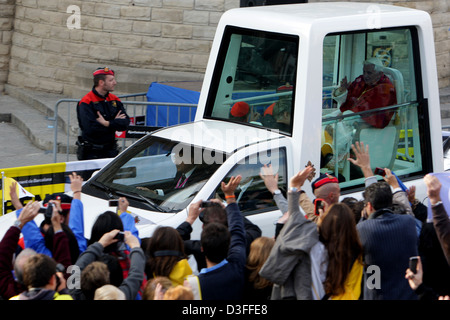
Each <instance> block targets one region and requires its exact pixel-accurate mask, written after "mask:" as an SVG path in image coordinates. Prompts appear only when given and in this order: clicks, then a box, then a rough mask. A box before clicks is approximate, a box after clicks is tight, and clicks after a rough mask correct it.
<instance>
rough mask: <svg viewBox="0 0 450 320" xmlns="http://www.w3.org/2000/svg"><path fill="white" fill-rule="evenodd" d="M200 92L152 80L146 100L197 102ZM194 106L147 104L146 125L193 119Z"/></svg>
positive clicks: (157, 125) (162, 125)
mask: <svg viewBox="0 0 450 320" xmlns="http://www.w3.org/2000/svg"><path fill="white" fill-rule="evenodd" d="M199 97H200V92H197V91H192V90H187V89H182V88H177V87H172V86H168V85H165V84H162V83H158V82H153V83H151V84H150V87H149V88H148V91H147V101H152V102H169V103H193V104H197V103H198V99H199ZM196 111H197V108H196V107H178V106H164V105H158V106H154V105H149V106H147V118H146V125H147V126H156V127H166V126H171V125H175V124H178V123H185V122H191V121H194V118H195V112H196Z"/></svg>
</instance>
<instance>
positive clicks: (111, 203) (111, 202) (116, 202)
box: [108, 199, 119, 207]
mask: <svg viewBox="0 0 450 320" xmlns="http://www.w3.org/2000/svg"><path fill="white" fill-rule="evenodd" d="M108 205H109V206H110V207H117V206H118V205H119V200H118V199H110V200H109V201H108Z"/></svg>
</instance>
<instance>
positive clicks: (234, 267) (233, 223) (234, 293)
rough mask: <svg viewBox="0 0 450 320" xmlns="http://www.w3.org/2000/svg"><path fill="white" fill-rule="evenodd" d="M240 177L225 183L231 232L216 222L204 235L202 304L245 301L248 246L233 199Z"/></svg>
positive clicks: (200, 275)
mask: <svg viewBox="0 0 450 320" xmlns="http://www.w3.org/2000/svg"><path fill="white" fill-rule="evenodd" d="M241 178H242V177H241V176H237V177H231V179H230V181H229V182H228V184H225V183H224V182H222V191H223V192H224V194H225V198H226V200H227V207H226V211H227V216H228V228H227V227H226V226H225V225H223V224H221V223H217V222H211V223H209V224H208V225H206V226H205V227H204V229H203V232H202V235H201V244H202V249H203V252H204V254H205V258H206V266H207V267H206V268H203V269H202V270H201V271H200V274H199V275H198V279H199V283H200V290H201V296H202V299H203V300H236V299H241V298H242V292H243V289H244V269H245V262H246V256H247V255H246V242H245V230H244V220H243V218H242V215H241V212H240V210H239V207H238V205H237V203H236V198H235V195H234V191H235V189H236V188H237V187H238V185H239V183H240V181H241Z"/></svg>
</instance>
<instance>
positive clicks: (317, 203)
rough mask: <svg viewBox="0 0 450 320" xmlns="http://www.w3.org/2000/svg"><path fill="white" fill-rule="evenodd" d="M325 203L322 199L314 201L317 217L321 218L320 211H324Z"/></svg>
mask: <svg viewBox="0 0 450 320" xmlns="http://www.w3.org/2000/svg"><path fill="white" fill-rule="evenodd" d="M324 201H325V200H323V199H320V198H317V199H314V214H315V215H316V216H319V215H320V211H319V209H322V210H323V207H324V204H323V202H324Z"/></svg>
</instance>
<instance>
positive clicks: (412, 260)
mask: <svg viewBox="0 0 450 320" xmlns="http://www.w3.org/2000/svg"><path fill="white" fill-rule="evenodd" d="M418 261H419V257H411V258H409V269H410V270H411V271H412V273H414V274H415V273H417V262H418Z"/></svg>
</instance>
